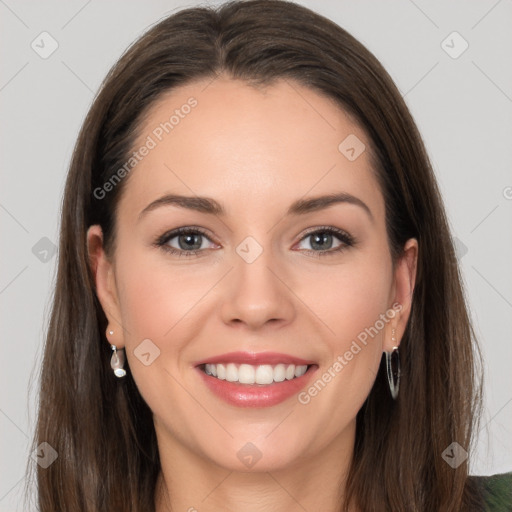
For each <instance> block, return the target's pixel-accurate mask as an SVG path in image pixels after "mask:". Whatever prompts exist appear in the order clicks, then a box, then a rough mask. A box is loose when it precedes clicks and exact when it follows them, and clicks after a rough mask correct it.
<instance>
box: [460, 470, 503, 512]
mask: <svg viewBox="0 0 512 512" xmlns="http://www.w3.org/2000/svg"><path fill="white" fill-rule="evenodd" d="M468 479H469V480H470V481H472V482H473V483H474V484H475V485H476V486H477V487H478V488H479V490H480V491H481V493H482V498H483V500H484V502H485V506H486V508H485V512H510V511H512V471H511V472H509V473H501V474H498V475H492V476H469V477H468Z"/></svg>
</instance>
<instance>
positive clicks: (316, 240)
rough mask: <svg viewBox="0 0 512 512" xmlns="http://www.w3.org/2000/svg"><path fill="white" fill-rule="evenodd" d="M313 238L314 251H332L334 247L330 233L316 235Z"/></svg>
mask: <svg viewBox="0 0 512 512" xmlns="http://www.w3.org/2000/svg"><path fill="white" fill-rule="evenodd" d="M312 238H313V240H312V242H311V247H312V248H313V249H320V250H325V249H330V247H331V245H332V235H330V234H328V233H316V234H315V235H313V236H312Z"/></svg>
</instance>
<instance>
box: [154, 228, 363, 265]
mask: <svg viewBox="0 0 512 512" xmlns="http://www.w3.org/2000/svg"><path fill="white" fill-rule="evenodd" d="M317 233H327V234H329V235H334V236H335V237H336V238H337V239H338V240H339V241H340V242H342V244H341V245H340V246H339V247H337V248H335V249H328V250H325V251H314V250H311V249H304V250H305V251H306V252H307V253H309V254H311V255H314V256H315V257H323V256H329V255H333V254H337V253H340V252H342V251H344V250H346V249H347V248H349V247H353V246H354V245H356V243H357V242H356V240H355V238H354V237H353V236H352V235H350V234H348V233H347V232H346V231H343V230H341V229H338V228H335V227H333V226H320V227H315V228H312V229H311V230H310V231H307V232H306V233H305V234H304V236H303V237H302V238H301V239H300V240H299V242H302V241H303V240H305V239H306V238H308V237H309V236H311V235H315V234H317ZM184 234H187V235H202V236H204V237H206V238H208V240H210V237H209V236H208V233H206V231H204V230H203V229H201V228H199V227H193V226H188V227H182V228H177V229H174V230H172V231H168V232H166V233H164V234H163V235H161V236H159V237H158V238H157V240H156V241H155V243H154V245H155V246H156V247H159V248H161V249H162V250H164V251H165V252H168V253H170V254H173V255H175V256H179V257H181V256H185V257H190V256H197V255H199V253H201V252H202V251H204V250H206V249H196V250H192V251H184V250H180V249H176V248H174V247H170V246H169V245H167V244H168V242H169V240H172V239H173V238H175V237H177V236H180V235H184ZM210 241H211V240H210Z"/></svg>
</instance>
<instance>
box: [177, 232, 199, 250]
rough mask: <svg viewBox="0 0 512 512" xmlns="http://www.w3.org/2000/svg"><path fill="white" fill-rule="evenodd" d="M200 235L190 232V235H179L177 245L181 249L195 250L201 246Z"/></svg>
mask: <svg viewBox="0 0 512 512" xmlns="http://www.w3.org/2000/svg"><path fill="white" fill-rule="evenodd" d="M200 238H201V235H198V234H191V235H180V236H179V238H178V241H179V245H180V248H181V249H185V250H186V249H192V250H197V249H200V248H201V240H200Z"/></svg>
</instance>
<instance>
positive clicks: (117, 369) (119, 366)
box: [108, 331, 126, 378]
mask: <svg viewBox="0 0 512 512" xmlns="http://www.w3.org/2000/svg"><path fill="white" fill-rule="evenodd" d="M108 334H109V336H113V334H114V331H108ZM110 348H111V349H112V357H111V358H110V367H111V368H112V370H114V375H115V376H116V377H118V378H121V377H124V376H125V375H126V370H125V369H124V368H123V367H124V362H125V355H124V348H120V349H119V350H118V349H117V347H116V346H115V345H113V344H110Z"/></svg>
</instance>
